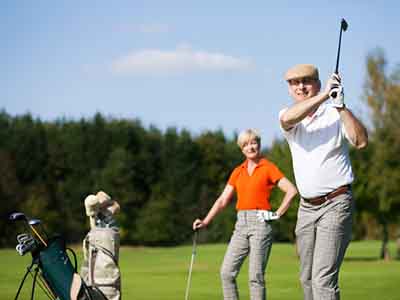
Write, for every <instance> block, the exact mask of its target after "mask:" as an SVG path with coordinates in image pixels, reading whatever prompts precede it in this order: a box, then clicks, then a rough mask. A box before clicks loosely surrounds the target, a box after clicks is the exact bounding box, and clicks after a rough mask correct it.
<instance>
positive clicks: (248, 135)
mask: <svg viewBox="0 0 400 300" xmlns="http://www.w3.org/2000/svg"><path fill="white" fill-rule="evenodd" d="M252 140H255V141H256V142H257V143H258V145H259V146H261V136H260V133H259V132H258V130H256V129H252V128H249V129H246V130H243V131H242V132H241V133H240V134H239V136H238V138H237V144H238V145H239V147H240V149H242V148H243V146H244V144H246V143H248V142H250V141H252Z"/></svg>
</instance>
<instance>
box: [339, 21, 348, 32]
mask: <svg viewBox="0 0 400 300" xmlns="http://www.w3.org/2000/svg"><path fill="white" fill-rule="evenodd" d="M340 26H341V28H342V30H343V31H346V30H347V27H349V24H347V22H346V20H345V19H342V22H341V23H340Z"/></svg>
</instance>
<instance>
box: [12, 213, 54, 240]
mask: <svg viewBox="0 0 400 300" xmlns="http://www.w3.org/2000/svg"><path fill="white" fill-rule="evenodd" d="M9 219H10V220H11V221H25V222H26V223H27V225H28V227H29V228H30V230H31V231H33V233H35V235H36V236H37V237H38V238H39V240H40V242H41V243H42V244H43V245H44V246H45V247H47V243H46V242H45V240H44V239H43V238H42V236H41V235H40V234H39V233H38V232H37V230H36V229H35V227H34V225H36V224H37V221H35V220H33V223H32V224H31V223H30V220H29V219H28V218H27V216H26V215H25V214H24V213H22V212H15V213H12V214H11V215H10V216H9ZM39 222H40V221H39Z"/></svg>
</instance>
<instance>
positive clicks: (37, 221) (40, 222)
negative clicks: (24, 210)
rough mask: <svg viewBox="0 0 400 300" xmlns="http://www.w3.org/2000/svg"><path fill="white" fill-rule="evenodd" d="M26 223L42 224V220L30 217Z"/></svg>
mask: <svg viewBox="0 0 400 300" xmlns="http://www.w3.org/2000/svg"><path fill="white" fill-rule="evenodd" d="M28 223H29V225H32V226H34V225H39V224H42V221H40V220H39V219H30V220H29V221H28Z"/></svg>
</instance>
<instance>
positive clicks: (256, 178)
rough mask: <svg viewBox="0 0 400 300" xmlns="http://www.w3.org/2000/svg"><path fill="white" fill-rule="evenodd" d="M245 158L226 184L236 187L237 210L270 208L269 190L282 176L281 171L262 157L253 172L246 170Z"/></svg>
mask: <svg viewBox="0 0 400 300" xmlns="http://www.w3.org/2000/svg"><path fill="white" fill-rule="evenodd" d="M247 164H248V162H247V160H246V161H245V162H243V163H242V164H241V165H239V166H237V167H236V168H235V169H234V170H233V172H232V174H231V176H230V177H229V180H228V184H229V185H231V186H233V187H234V188H235V189H236V193H237V198H238V199H237V203H236V209H237V210H251V209H265V210H270V209H271V204H270V203H269V197H270V195H271V190H272V189H273V188H274V186H275V185H276V184H277V183H278V181H279V180H280V179H282V178H283V177H284V175H283V173H282V172H281V171H280V170H279V169H278V167H277V166H275V165H274V164H273V163H272V162H270V161H269V160H267V159H265V158H262V159H261V160H260V161H259V163H258V165H257V166H256V168H255V169H254V171H253V174H252V175H251V176H250V175H249V173H248V172H247Z"/></svg>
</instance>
